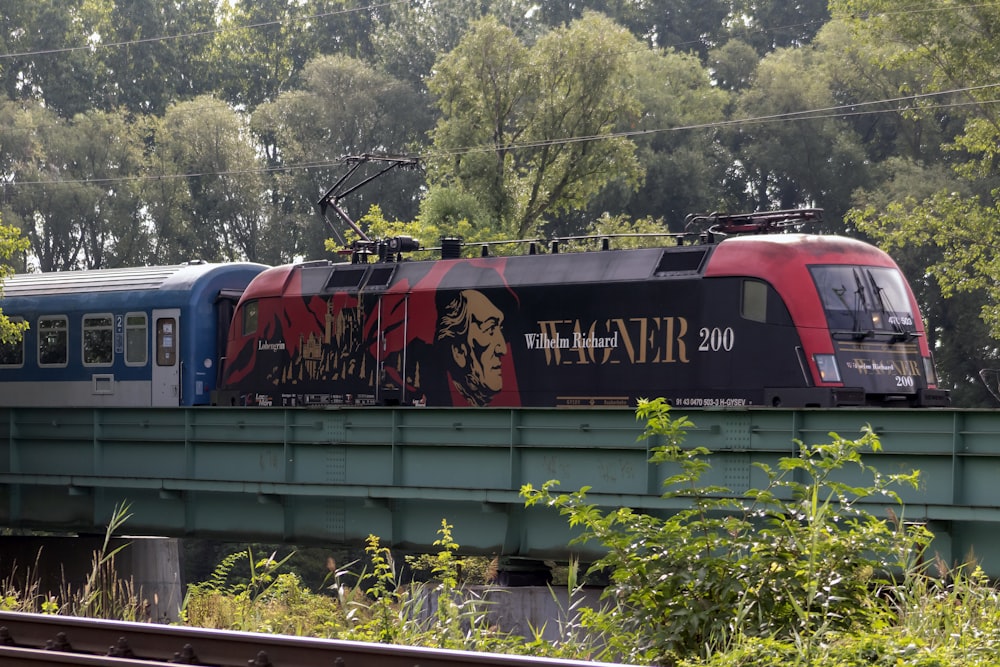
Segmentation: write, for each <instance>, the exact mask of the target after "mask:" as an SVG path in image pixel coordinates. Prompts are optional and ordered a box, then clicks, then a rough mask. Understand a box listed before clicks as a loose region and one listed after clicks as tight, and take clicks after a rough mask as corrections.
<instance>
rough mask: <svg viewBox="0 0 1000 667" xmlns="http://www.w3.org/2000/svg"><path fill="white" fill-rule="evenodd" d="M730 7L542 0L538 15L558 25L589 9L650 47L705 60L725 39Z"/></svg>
mask: <svg viewBox="0 0 1000 667" xmlns="http://www.w3.org/2000/svg"><path fill="white" fill-rule="evenodd" d="M729 6H730V2H728V1H726V0H707V1H706V0H646V1H644V2H634V1H632V0H585V1H583V2H566V1H565V0H541V2H539V3H538V7H539V12H538V13H539V14H540V16H541V19H542V20H543V21H545V23H546V24H548V25H552V26H558V25H565V24H568V23H570V22H572V21H574V20H577V19H579V18H580V17H581V16H582V15H583V13H584V12H585V11H587V10H590V11H595V12H601V13H603V14H606V15H607V16H608V17H610V18H611V19H612V20H614V21H615V22H617V23H619V24H621V25H623V26H625V27H626V28H628V29H629V30H630V31H631V32H632V34H633V35H635V36H636V37H637V38H639V39H641V40H643V41H644V42H646V44H648V45H649V46H652V47H655V48H661V49H665V48H671V49H676V50H677V51H680V52H694V53H695V54H697V55H699V56H702V57H703V56H704V55H705V52H706V51H707V50H708V48H709V47H711V46H715V45H717V44H718V42H719V41H720V39H722V36H723V35H724V31H725V22H726V17H727V16H728V15H729Z"/></svg>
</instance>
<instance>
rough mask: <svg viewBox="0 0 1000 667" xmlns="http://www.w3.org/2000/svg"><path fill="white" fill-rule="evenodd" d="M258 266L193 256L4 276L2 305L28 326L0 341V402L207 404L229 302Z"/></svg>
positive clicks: (226, 331) (233, 302)
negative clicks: (165, 262)
mask: <svg viewBox="0 0 1000 667" xmlns="http://www.w3.org/2000/svg"><path fill="white" fill-rule="evenodd" d="M266 268H268V267H266V266H264V265H263V264H255V263H250V262H238V263H231V264H211V263H205V262H200V261H191V262H187V263H184V264H177V265H173V266H162V267H143V268H122V269H103V270H92V271H64V272H53V273H37V274H19V275H14V276H11V277H9V278H7V279H6V280H5V281H4V282H3V288H2V289H3V294H2V297H0V312H3V314H5V315H7V316H8V317H10V318H11V319H13V320H15V321H21V322H27V323H28V325H29V328H28V330H27V331H26V332H25V333H24V336H23V337H22V338H21V340H19V341H17V342H16V343H7V344H0V405H3V406H6V407H25V406H27V407H36V406H37V407H159V406H195V405H206V406H207V405H210V404H211V402H212V395H213V393H214V392H215V390H216V389H217V385H216V383H217V380H218V377H219V374H218V370H219V369H218V364H219V357H220V350H222V349H223V347H224V344H225V340H226V339H227V337H228V335H229V324H230V322H231V321H232V318H233V312H234V310H235V308H236V304H237V302H238V300H239V298H240V297H241V296H242V294H243V292H244V290H245V289H246V287H247V285H249V284H250V281H251V280H252V279H253V278H254V277H255V276H257V275H258V274H259V273H261V272H262V271H264V270H265V269H266Z"/></svg>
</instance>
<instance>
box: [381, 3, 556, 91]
mask: <svg viewBox="0 0 1000 667" xmlns="http://www.w3.org/2000/svg"><path fill="white" fill-rule="evenodd" d="M533 8H534V5H533V3H531V2H530V1H528V0H435V1H434V2H426V1H425V2H415V3H400V4H390V5H387V6H386V7H385V10H384V17H383V18H382V19H381V20H380V21H379V23H378V27H377V29H376V30H375V34H374V36H373V38H372V41H373V43H374V44H373V46H374V57H375V60H376V61H377V62H378V63H379V64H380V66H381V68H382V69H384V70H385V71H386V72H388V73H389V74H392V75H393V76H394V77H396V78H397V79H400V80H402V81H408V82H409V83H410V84H411V85H413V86H414V87H415V88H416V89H418V90H423V89H424V86H425V79H426V78H427V77H428V76H429V75H430V74H431V71H432V69H433V67H434V61H435V60H436V59H437V58H438V57H440V55H441V54H444V53H448V52H449V51H452V50H453V49H454V48H455V47H456V46H457V45H458V43H459V41H461V39H462V38H463V37H464V36H465V34H466V33H467V32H468V31H469V27H470V26H471V25H472V24H474V23H475V22H476V21H479V20H481V19H482V18H484V17H485V16H487V15H492V16H494V17H496V18H497V20H499V21H501V22H502V23H503V24H504V25H506V26H507V27H508V28H510V29H511V30H513V31H514V33H515V34H516V35H518V36H519V37H521V38H523V39H526V40H532V41H533V40H534V38H535V37H537V34H538V31H539V29H540V28H539V26H538V22H537V21H535V20H533V19H532V18H531V17H532V15H533V14H534V11H533Z"/></svg>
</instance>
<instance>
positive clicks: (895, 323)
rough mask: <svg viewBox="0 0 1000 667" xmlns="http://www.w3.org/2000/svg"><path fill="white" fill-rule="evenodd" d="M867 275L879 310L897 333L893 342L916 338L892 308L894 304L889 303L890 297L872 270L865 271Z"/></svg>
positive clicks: (893, 337)
mask: <svg viewBox="0 0 1000 667" xmlns="http://www.w3.org/2000/svg"><path fill="white" fill-rule="evenodd" d="M865 275H866V276H867V277H868V282H869V284H871V286H872V293H873V294H874V296H875V300H876V301H877V302H878V307H879V310H881V311H882V315H883V316H885V317H886V318H888V320H889V324H890V326H892V328H893V330H894V331H895V332H896V333H895V334H893V336H892V342H893V343H896V342H900V341H908V340H911V339H913V338H914V333H913V332H912V331H910V330H909V329H907V328H906V327H905V326H903V323H902V321H901V318H900V317H899V314H898V313H897V312H896V309H895V308H893V307H892V303H890V302H889V296H888V294H886V291H885V290H884V289H882V287H881V286H880V285H879V284H878V281H876V280H875V276H874V275H873V274H872V272H871V269H865Z"/></svg>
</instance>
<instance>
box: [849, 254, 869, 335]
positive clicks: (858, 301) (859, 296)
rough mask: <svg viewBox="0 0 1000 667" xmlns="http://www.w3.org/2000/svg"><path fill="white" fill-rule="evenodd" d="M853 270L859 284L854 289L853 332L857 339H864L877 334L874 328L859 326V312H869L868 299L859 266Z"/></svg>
mask: <svg viewBox="0 0 1000 667" xmlns="http://www.w3.org/2000/svg"><path fill="white" fill-rule="evenodd" d="M852 272H853V273H854V284H855V285H856V286H857V289H856V290H855V291H854V313H853V314H854V332H853V334H854V338H855V340H864V339H865V338H867V337H868V336H874V335H875V331H874V330H872V329H869V330H867V331H862V330H861V329H860V328H859V326H858V324H859V322H860V320H861V318H860V316H859V313H860V312H861V311H862V310H864V312H865V313H866V314H867V313H868V299H867V298H866V297H865V284H864V281H863V280H862V279H861V274H860V273H859V272H858V269H857V268H854V269H852Z"/></svg>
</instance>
